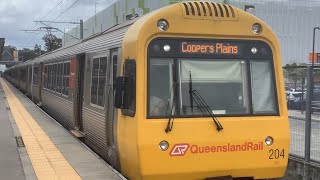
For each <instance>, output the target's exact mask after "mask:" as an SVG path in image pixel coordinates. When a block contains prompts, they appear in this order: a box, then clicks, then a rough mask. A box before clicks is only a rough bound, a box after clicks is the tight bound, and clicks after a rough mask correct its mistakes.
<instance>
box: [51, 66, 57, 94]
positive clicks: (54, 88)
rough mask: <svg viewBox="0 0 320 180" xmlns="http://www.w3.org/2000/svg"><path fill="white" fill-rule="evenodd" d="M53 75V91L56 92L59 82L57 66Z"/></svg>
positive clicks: (54, 67)
mask: <svg viewBox="0 0 320 180" xmlns="http://www.w3.org/2000/svg"><path fill="white" fill-rule="evenodd" d="M52 75H53V81H52V84H53V86H52V90H53V91H56V87H57V84H56V82H57V64H53V74H52Z"/></svg>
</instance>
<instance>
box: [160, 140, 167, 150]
mask: <svg viewBox="0 0 320 180" xmlns="http://www.w3.org/2000/svg"><path fill="white" fill-rule="evenodd" d="M159 147H160V149H161V150H162V151H166V150H167V149H168V148H169V143H168V142H167V141H161V142H160V143H159Z"/></svg>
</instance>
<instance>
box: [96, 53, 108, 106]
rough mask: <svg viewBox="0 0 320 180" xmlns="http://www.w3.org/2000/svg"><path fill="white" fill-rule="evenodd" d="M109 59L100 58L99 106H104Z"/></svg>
mask: <svg viewBox="0 0 320 180" xmlns="http://www.w3.org/2000/svg"><path fill="white" fill-rule="evenodd" d="M106 71H107V58H106V57H103V58H100V67H99V87H98V103H97V105H99V106H104V95H105V89H104V88H105V84H106V76H107V72H106Z"/></svg>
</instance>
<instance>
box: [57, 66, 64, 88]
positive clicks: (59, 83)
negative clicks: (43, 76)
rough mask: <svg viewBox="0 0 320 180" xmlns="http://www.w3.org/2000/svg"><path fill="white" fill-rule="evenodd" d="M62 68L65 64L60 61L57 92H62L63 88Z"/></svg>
mask: <svg viewBox="0 0 320 180" xmlns="http://www.w3.org/2000/svg"><path fill="white" fill-rule="evenodd" d="M62 68H63V64H62V63H59V64H58V80H57V92H58V93H61V90H62Z"/></svg>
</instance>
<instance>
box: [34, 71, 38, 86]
mask: <svg viewBox="0 0 320 180" xmlns="http://www.w3.org/2000/svg"><path fill="white" fill-rule="evenodd" d="M38 73H39V67H34V68H33V84H34V85H38V79H39V78H38Z"/></svg>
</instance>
